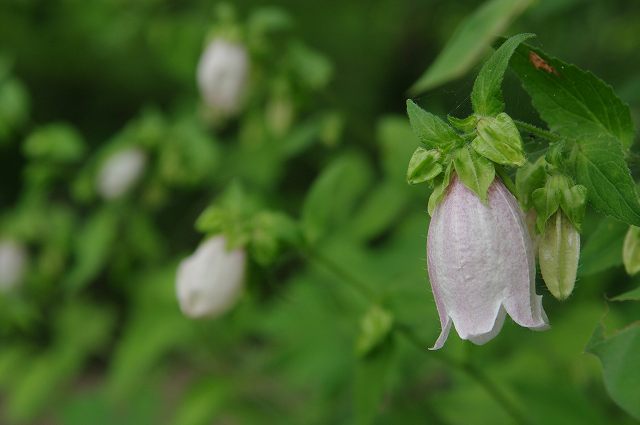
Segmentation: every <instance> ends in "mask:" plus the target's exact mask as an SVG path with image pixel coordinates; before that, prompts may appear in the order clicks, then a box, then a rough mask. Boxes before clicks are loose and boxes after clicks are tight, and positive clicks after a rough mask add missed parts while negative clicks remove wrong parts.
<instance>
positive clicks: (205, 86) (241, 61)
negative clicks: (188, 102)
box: [197, 38, 249, 115]
mask: <svg viewBox="0 0 640 425" xmlns="http://www.w3.org/2000/svg"><path fill="white" fill-rule="evenodd" d="M248 74H249V56H248V54H247V50H246V48H245V47H244V46H243V45H242V44H239V43H235V42H231V41H228V40H225V39H222V38H217V39H215V40H213V41H212V42H211V43H209V45H208V46H207V48H206V49H205V51H204V52H203V54H202V56H201V57H200V62H199V63H198V71H197V79H198V87H199V88H200V93H201V96H202V98H203V100H204V102H205V103H206V104H207V105H208V106H209V107H210V108H211V109H213V110H214V111H219V112H221V113H222V114H224V115H233V114H235V113H236V112H238V110H239V109H240V106H241V104H242V96H243V94H244V90H245V88H246V85H247V77H248Z"/></svg>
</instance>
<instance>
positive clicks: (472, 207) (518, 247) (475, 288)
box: [427, 176, 548, 349]
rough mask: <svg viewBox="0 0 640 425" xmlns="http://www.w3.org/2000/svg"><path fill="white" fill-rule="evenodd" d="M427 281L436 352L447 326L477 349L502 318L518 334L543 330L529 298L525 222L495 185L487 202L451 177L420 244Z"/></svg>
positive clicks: (538, 301)
mask: <svg viewBox="0 0 640 425" xmlns="http://www.w3.org/2000/svg"><path fill="white" fill-rule="evenodd" d="M427 258H428V265H429V278H430V280H431V287H432V290H433V294H434V298H435V301H436V306H437V308H438V314H439V316H440V323H441V325H442V332H441V334H440V337H439V338H438V340H437V341H436V343H435V345H434V347H433V349H438V348H441V347H442V346H443V344H444V343H445V341H446V339H447V336H448V334H449V330H450V329H451V325H452V324H453V325H454V326H455V329H456V331H457V332H458V335H460V338H462V339H468V340H470V341H472V342H474V343H476V344H484V343H486V342H487V341H489V340H491V339H492V338H494V337H495V336H496V335H497V334H498V333H499V332H500V330H501V328H502V325H503V323H504V319H505V316H506V315H507V314H509V316H511V317H512V318H513V320H514V321H515V322H516V323H518V324H519V325H521V326H525V327H527V328H531V329H535V330H542V329H545V328H546V327H547V326H548V323H547V316H546V314H545V312H544V309H543V307H542V297H541V296H539V295H536V293H535V260H534V253H533V247H532V243H531V239H530V237H529V232H528V230H527V224H526V222H525V218H524V214H523V213H522V210H521V209H520V207H519V205H518V202H517V201H516V199H515V198H514V197H513V195H512V194H511V192H509V191H508V190H507V188H506V187H505V186H504V184H503V183H502V182H501V181H500V179H495V180H494V181H493V183H491V185H490V187H489V190H488V193H487V202H486V203H484V202H482V201H480V199H479V198H478V196H477V195H476V194H475V193H474V192H472V191H471V190H469V189H468V188H467V187H466V186H465V185H464V184H463V183H461V182H460V179H459V178H458V177H457V176H454V177H453V179H452V181H451V184H450V186H449V188H448V189H447V193H446V195H445V197H444V199H443V200H442V202H441V203H440V204H439V205H438V206H437V207H436V208H435V210H434V214H433V216H432V219H431V223H430V225H429V237H428V242H427Z"/></svg>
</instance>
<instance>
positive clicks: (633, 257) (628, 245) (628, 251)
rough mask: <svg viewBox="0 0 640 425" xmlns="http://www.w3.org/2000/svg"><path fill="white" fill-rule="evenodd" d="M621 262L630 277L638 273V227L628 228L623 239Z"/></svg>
mask: <svg viewBox="0 0 640 425" xmlns="http://www.w3.org/2000/svg"><path fill="white" fill-rule="evenodd" d="M622 262H623V263H624V268H625V270H626V271H627V273H628V274H629V275H630V276H633V275H635V274H637V273H638V272H640V227H636V226H630V227H629V230H628V231H627V235H626V236H625V237H624V245H623V247H622Z"/></svg>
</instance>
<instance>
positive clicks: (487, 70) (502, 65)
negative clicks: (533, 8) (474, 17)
mask: <svg viewBox="0 0 640 425" xmlns="http://www.w3.org/2000/svg"><path fill="white" fill-rule="evenodd" d="M532 37H535V35H534V34H518V35H514V36H513V37H511V38H509V39H508V40H507V41H505V42H504V43H503V44H502V45H501V46H500V47H499V48H498V49H497V50H496V51H495V52H494V53H493V55H491V57H490V58H489V60H487V61H486V62H485V63H484V65H483V66H482V69H481V70H480V73H479V74H478V77H477V78H476V81H475V83H474V84H473V91H472V92H471V104H472V105H473V110H474V112H475V113H476V114H478V115H483V116H494V115H497V114H499V113H500V112H503V111H504V101H503V100H502V80H503V78H504V72H505V71H506V70H507V66H508V65H509V59H511V55H513V52H514V51H515V49H516V47H518V45H520V43H522V42H523V41H525V40H527V39H529V38H532Z"/></svg>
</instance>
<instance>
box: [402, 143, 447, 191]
mask: <svg viewBox="0 0 640 425" xmlns="http://www.w3.org/2000/svg"><path fill="white" fill-rule="evenodd" d="M439 159H440V152H439V151H437V150H435V149H432V150H426V149H425V148H423V147H418V148H417V149H416V150H415V152H414V153H413V155H412V156H411V159H410V160H409V168H408V169H407V182H408V183H409V184H418V183H424V182H426V181H429V180H431V179H434V178H436V177H437V176H438V175H439V174H440V173H441V172H442V170H443V168H442V165H440V164H439V163H438V160H439Z"/></svg>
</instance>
